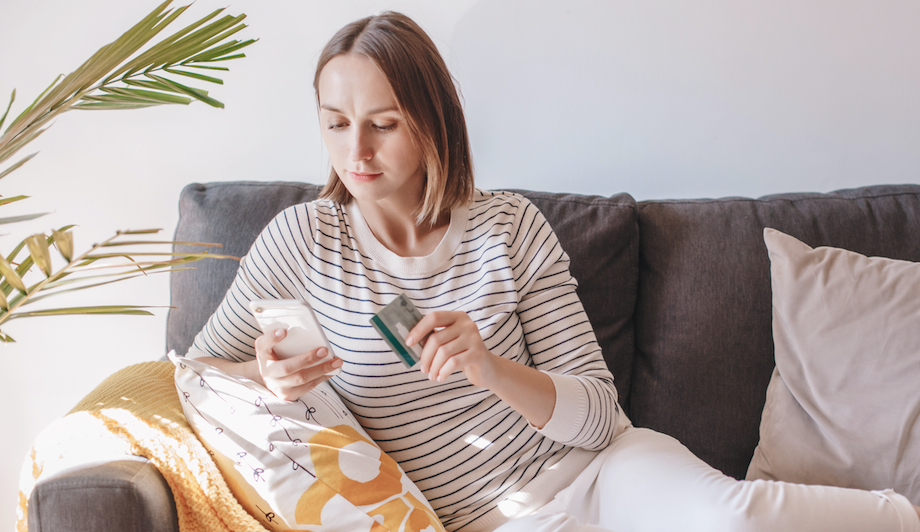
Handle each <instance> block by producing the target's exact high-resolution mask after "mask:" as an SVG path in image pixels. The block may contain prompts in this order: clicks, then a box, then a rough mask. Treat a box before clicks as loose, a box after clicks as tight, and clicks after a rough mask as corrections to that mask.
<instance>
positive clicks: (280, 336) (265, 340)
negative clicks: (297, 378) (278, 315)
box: [255, 329, 287, 360]
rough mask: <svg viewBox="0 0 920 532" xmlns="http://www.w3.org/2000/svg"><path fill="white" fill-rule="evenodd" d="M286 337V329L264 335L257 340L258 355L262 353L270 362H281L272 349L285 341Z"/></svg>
mask: <svg viewBox="0 0 920 532" xmlns="http://www.w3.org/2000/svg"><path fill="white" fill-rule="evenodd" d="M286 336H287V331H286V330H285V329H275V330H274V331H271V332H270V333H266V334H263V335H262V336H260V337H258V338H256V342H255V348H256V354H258V353H259V352H262V353H264V354H265V355H266V357H267V358H268V360H280V357H279V356H278V355H276V354H275V352H274V350H273V349H272V348H273V347H275V345H276V344H277V343H278V342H280V341H281V340H284V338H285V337H286Z"/></svg>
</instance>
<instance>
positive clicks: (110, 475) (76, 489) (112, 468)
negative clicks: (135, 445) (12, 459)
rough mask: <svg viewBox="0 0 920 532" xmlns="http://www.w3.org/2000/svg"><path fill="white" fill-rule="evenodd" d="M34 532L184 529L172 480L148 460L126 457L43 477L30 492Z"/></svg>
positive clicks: (158, 531)
mask: <svg viewBox="0 0 920 532" xmlns="http://www.w3.org/2000/svg"><path fill="white" fill-rule="evenodd" d="M29 530H30V532H71V531H73V532H91V531H92V532H97V531H109V530H146V531H150V532H178V530H179V520H178V517H177V515H176V504H175V501H174V500H173V495H172V492H171V491H170V489H169V485H167V483H166V480H165V479H164V478H163V476H162V475H161V474H160V472H159V471H157V469H156V468H155V467H154V466H153V464H151V463H150V462H149V461H147V459H145V458H141V457H121V458H119V459H118V460H112V461H105V462H92V463H87V464H82V465H79V466H75V467H72V468H68V469H66V470H63V471H61V472H59V473H57V474H55V475H53V476H50V477H48V478H45V479H42V480H40V481H39V482H38V483H37V484H36V485H35V488H34V489H33V490H32V494H31V496H30V497H29Z"/></svg>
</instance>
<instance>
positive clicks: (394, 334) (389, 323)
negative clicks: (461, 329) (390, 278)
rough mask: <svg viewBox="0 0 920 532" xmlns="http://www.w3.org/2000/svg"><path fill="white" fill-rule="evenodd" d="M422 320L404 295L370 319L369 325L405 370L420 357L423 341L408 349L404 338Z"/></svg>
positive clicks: (419, 313) (400, 295) (420, 315)
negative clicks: (394, 354)
mask: <svg viewBox="0 0 920 532" xmlns="http://www.w3.org/2000/svg"><path fill="white" fill-rule="evenodd" d="M421 320H422V313H421V312H419V311H418V309H417V308H415V305H413V304H412V301H410V300H409V298H408V297H406V294H399V296H398V297H397V298H396V299H394V300H393V301H392V302H390V304H389V305H387V306H385V307H383V309H382V310H381V311H380V312H378V313H377V314H375V315H374V317H373V318H371V325H373V327H374V329H375V330H376V331H377V334H379V335H380V337H381V338H383V340H384V341H385V342H386V343H387V345H388V346H390V349H392V350H393V352H394V353H396V356H397V357H399V360H400V362H402V363H403V364H404V365H405V366H406V367H407V368H411V367H412V366H414V365H415V364H416V363H417V362H418V361H419V359H420V358H421V357H422V346H424V340H423V341H421V342H418V343H416V344H415V345H414V346H412V347H409V346H408V345H406V337H407V336H409V331H411V330H412V328H413V327H415V324H416V323H418V322H419V321H421Z"/></svg>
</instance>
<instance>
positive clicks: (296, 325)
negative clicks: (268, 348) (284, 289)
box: [249, 299, 341, 375]
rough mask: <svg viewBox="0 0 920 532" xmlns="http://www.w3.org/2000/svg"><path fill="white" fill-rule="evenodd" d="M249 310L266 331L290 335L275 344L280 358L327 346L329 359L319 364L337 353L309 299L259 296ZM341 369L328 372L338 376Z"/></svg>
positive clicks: (250, 304) (251, 303)
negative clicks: (279, 330)
mask: <svg viewBox="0 0 920 532" xmlns="http://www.w3.org/2000/svg"><path fill="white" fill-rule="evenodd" d="M249 309H250V310H251V311H252V315H253V316H254V317H255V319H256V321H257V322H258V323H259V327H260V328H261V329H262V332H263V333H265V334H270V333H272V332H273V331H275V330H277V329H285V330H287V336H286V337H285V338H284V339H283V340H281V341H280V342H278V343H277V344H275V347H274V352H275V354H276V355H278V356H279V357H280V358H290V357H293V356H297V355H301V354H303V353H306V352H307V351H310V350H312V349H316V348H317V347H325V348H326V350H327V351H328V352H329V355H328V356H327V357H326V358H322V359H320V360H318V361H317V364H320V363H322V362H326V361H328V360H329V357H331V356H334V354H333V351H332V346H331V345H329V341H328V340H326V335H325V334H324V333H323V328H322V326H320V324H319V321H318V320H317V319H316V314H314V312H313V309H312V308H311V307H310V305H309V304H307V302H306V301H301V300H296V299H256V300H253V301H250V302H249ZM340 371H341V368H339V369H337V370H335V371H333V372H330V373H328V374H327V375H337V374H338V373H339V372H340Z"/></svg>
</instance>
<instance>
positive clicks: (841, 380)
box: [747, 228, 920, 504]
mask: <svg viewBox="0 0 920 532" xmlns="http://www.w3.org/2000/svg"><path fill="white" fill-rule="evenodd" d="M893 236H896V235H893ZM764 240H765V242H766V244H767V249H768V251H769V255H770V265H771V267H770V272H771V278H772V283H773V342H774V346H775V351H776V369H775V370H774V372H773V377H772V380H771V381H770V386H769V388H768V389H767V401H766V405H765V407H764V412H763V417H762V419H761V425H760V444H759V445H758V446H757V449H756V450H755V452H754V458H753V460H752V461H751V465H750V468H749V469H748V473H747V478H748V479H770V480H785V481H791V482H798V483H806V484H822V485H831V486H843V487H852V488H862V489H885V488H891V489H893V490H895V491H896V492H898V493H901V494H902V495H904V496H906V497H907V498H908V499H910V500H911V502H913V503H914V504H920V421H918V417H920V264H916V263H912V262H907V261H901V260H893V259H886V258H880V257H866V256H863V255H860V254H858V253H853V252H850V251H846V250H843V249H836V248H830V247H819V248H816V249H812V248H811V247H809V246H807V245H806V244H804V243H802V242H800V241H798V240H796V239H795V238H792V237H791V236H788V235H785V234H783V233H780V232H779V231H776V230H773V229H769V228H768V229H765V230H764Z"/></svg>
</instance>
